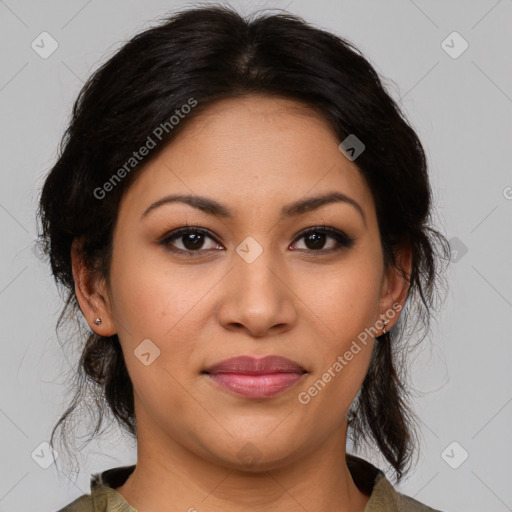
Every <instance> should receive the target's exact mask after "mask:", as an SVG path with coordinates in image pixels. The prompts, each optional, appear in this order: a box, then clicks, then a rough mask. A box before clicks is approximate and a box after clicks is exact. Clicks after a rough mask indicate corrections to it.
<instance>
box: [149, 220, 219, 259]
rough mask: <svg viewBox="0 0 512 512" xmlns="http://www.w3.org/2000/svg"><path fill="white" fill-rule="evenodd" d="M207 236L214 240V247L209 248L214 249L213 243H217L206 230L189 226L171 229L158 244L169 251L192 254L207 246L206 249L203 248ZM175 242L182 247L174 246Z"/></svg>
mask: <svg viewBox="0 0 512 512" xmlns="http://www.w3.org/2000/svg"><path fill="white" fill-rule="evenodd" d="M207 238H209V239H210V240H212V241H214V242H215V244H214V247H210V249H212V248H213V249H215V245H216V246H218V243H217V242H216V241H215V239H214V238H212V237H211V236H210V235H209V234H208V231H207V230H205V229H201V228H190V227H187V228H180V229H177V230H175V231H173V232H172V233H170V234H169V235H167V236H166V237H164V238H163V239H162V240H160V241H159V242H158V244H159V245H163V246H164V247H165V248H166V249H168V250H169V251H171V252H176V253H182V254H183V253H184V254H188V255H190V256H193V255H194V254H193V253H194V252H196V253H200V252H202V251H201V250H207V249H208V247H207V248H206V249H205V248H204V245H205V240H206V239H207ZM176 242H177V245H181V247H182V248H180V247H176V245H174V244H175V243H176Z"/></svg>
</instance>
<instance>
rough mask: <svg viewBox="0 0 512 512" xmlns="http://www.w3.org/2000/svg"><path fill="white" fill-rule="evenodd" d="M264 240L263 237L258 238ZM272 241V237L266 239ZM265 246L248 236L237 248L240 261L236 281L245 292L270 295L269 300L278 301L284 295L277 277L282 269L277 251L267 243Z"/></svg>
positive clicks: (236, 269) (237, 265) (236, 270)
mask: <svg viewBox="0 0 512 512" xmlns="http://www.w3.org/2000/svg"><path fill="white" fill-rule="evenodd" d="M258 238H259V239H260V240H263V238H264V237H263V235H262V236H260V237H258ZM265 240H266V241H269V240H270V236H267V237H266V238H265ZM264 243H265V246H264V245H263V243H260V242H259V241H258V240H257V239H256V238H255V237H252V236H248V237H247V238H246V239H244V240H243V241H242V242H241V243H240V244H239V245H238V247H237V248H236V253H237V257H238V261H236V264H235V269H234V271H235V276H236V277H235V280H236V282H237V283H238V287H239V288H240V290H241V291H242V292H243V295H246V294H247V293H256V294H260V293H262V294H264V296H266V295H267V294H268V295H269V296H268V297H265V298H267V300H270V299H274V300H275V299H277V298H278V296H279V295H280V294H281V293H282V286H283V285H282V283H281V281H280V279H279V278H278V277H277V276H276V274H279V272H278V269H279V268H282V265H281V263H282V262H280V261H279V255H278V254H277V251H274V250H273V249H272V248H271V247H270V246H269V245H268V244H267V243H266V242H264Z"/></svg>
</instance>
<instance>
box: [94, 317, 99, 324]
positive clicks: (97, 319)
mask: <svg viewBox="0 0 512 512" xmlns="http://www.w3.org/2000/svg"><path fill="white" fill-rule="evenodd" d="M94 323H95V324H96V325H100V324H101V318H100V317H98V318H96V320H94Z"/></svg>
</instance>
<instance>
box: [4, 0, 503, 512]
mask: <svg viewBox="0 0 512 512" xmlns="http://www.w3.org/2000/svg"><path fill="white" fill-rule="evenodd" d="M184 5H190V3H187V2H180V3H178V2H174V1H156V0H155V1H146V2H142V1H139V2H135V1H121V0H118V1H108V2H98V1H91V0H89V1H70V0H67V1H64V0H60V1H46V2H44V3H43V2H36V1H19V2H15V1H14V0H6V1H0V34H1V36H0V37H1V40H2V44H1V46H0V48H1V55H2V66H1V70H0V103H1V112H2V117H1V119H2V122H1V126H0V130H1V135H0V140H1V142H2V151H1V152H0V161H1V174H0V183H1V188H0V226H1V243H0V247H1V264H0V308H1V309H0V311H1V321H2V330H1V336H2V342H1V348H2V359H1V361H2V363H1V372H0V390H1V391H0V393H1V394H0V431H1V432H2V435H1V436H0V450H1V452H0V453H1V458H0V460H1V462H0V512H1V511H4V512H5V511H7V510H9V511H10V512H21V511H23V512H30V511H47V512H49V511H51V510H57V509H58V508H60V507H62V506H64V504H67V503H68V502H70V501H71V500H72V499H74V498H75V497H77V496H79V495H81V494H83V493H86V492H89V478H90V474H91V473H93V472H97V471H102V470H104V469H108V468H110V467H114V466H119V465H124V464H132V463H134V462H135V456H136V452H135V449H134V446H133V444H132V445H130V444H129V443H128V442H125V441H126V438H124V437H121V440H119V437H118V436H119V434H118V433H117V431H116V430H113V431H112V433H111V434H109V436H107V437H105V439H104V440H103V441H102V442H93V443H91V444H90V445H88V446H87V447H86V448H85V449H84V450H83V452H82V454H81V459H80V461H81V468H80V469H81V471H80V473H79V474H78V475H77V478H75V476H76V475H72V474H66V473H58V472H57V470H56V465H55V464H51V465H50V466H49V467H48V468H47V469H43V468H42V467H40V465H39V464H37V463H36V462H35V461H34V460H33V458H32V456H31V454H32V453H33V452H34V451H36V453H40V454H41V457H42V459H41V460H43V459H44V458H45V456H44V453H45V447H44V446H45V445H41V443H44V442H46V441H48V440H49V435H50V432H51V428H52V427H53V425H54V424H55V422H56V420H57V419H58V417H59V415H60V413H61V412H63V409H64V405H65V404H66V405H67V401H66V402H65V400H67V399H66V396H65V390H66V382H65V379H64V378H63V375H64V374H63V372H64V371H65V370H67V369H68V365H69V364H74V363H75V362H76V360H73V359H70V360H69V362H68V360H67V359H66V357H65V356H64V353H63V351H62V350H61V348H60V345H59V343H58V341H57V339H56V336H55V322H56V319H57V316H58V313H59V311H60V308H61V299H60V298H59V296H58V294H57V293H56V289H55V286H54V284H53V281H52V278H51V276H50V273H49V268H48V267H47V266H46V264H44V263H43V262H41V261H40V260H39V259H38V258H37V256H36V254H35V252H34V250H33V241H34V237H35V233H36V224H35V208H36V204H37V198H38V194H39V188H40V186H41V184H42V181H43V177H44V175H45V174H46V172H47V171H48V170H49V169H50V167H51V165H52V164H53V163H54V161H55V157H56V151H57V144H58V142H59V141H60V138H61V136H62V134H63V131H64V129H65V127H66V123H67V121H68V118H69V114H70V109H71V104H72V101H73V100H74V98H75V96H76V94H77V93H78V91H79V89H80V87H81V86H82V83H83V81H84V80H85V78H86V77H87V76H89V74H90V73H91V72H92V71H93V70H94V69H96V67H97V66H98V65H99V64H100V63H101V62H103V61H104V60H105V59H106V58H108V56H110V55H111V54H112V53H113V52H114V51H115V50H116V49H117V48H118V47H119V46H120V44H121V43H122V42H123V41H126V40H127V39H129V38H130V37H131V36H133V35H134V34H135V33H137V32H139V31H140V30H142V29H143V28H145V27H147V26H149V24H151V20H153V19H155V18H156V17H157V16H160V15H163V14H164V13H166V12H167V11H170V10H172V9H174V8H176V7H179V6H184ZM232 5H234V6H235V7H236V8H237V9H238V10H239V11H240V12H242V13H248V12H251V11H253V10H254V9H256V8H261V7H270V8H274V7H277V8H286V9H288V10H289V11H290V12H292V13H295V14H299V15H301V16H303V17H304V18H306V20H308V21H310V22H312V23H314V24H316V25H317V26H320V27H321V28H326V29H329V30H332V31H334V32H336V33H337V34H339V35H341V36H344V37H347V38H348V39H349V40H351V41H352V42H354V43H355V44H356V45H357V46H358V47H359V48H360V49H361V50H362V51H363V52H364V53H365V55H366V56H367V58H369V60H370V62H371V63H372V64H373V65H374V66H375V67H376V69H377V71H378V72H379V73H381V75H382V76H383V77H385V78H386V79H388V80H387V83H389V85H390V92H391V94H392V95H393V97H394V98H395V99H397V100H398V101H399V102H400V105H402V107H403V108H404V110H405V113H406V115H407V116H408V118H409V120H410V121H411V123H412V124H413V126H414V127H415V128H416V130H417V131H418V134H419V136H420V138H421V139H422V141H423V143H424V145H425V147H426V150H427V154H428V158H429V163H430V169H431V175H432V184H433V187H434V191H435V203H436V208H437V224H438V226H439V227H440V228H441V230H442V231H443V232H444V233H445V234H446V236H447V237H448V238H449V239H451V240H452V246H453V248H454V249H456V252H455V251H454V258H453V259H454V262H453V265H451V270H450V274H449V279H450V282H449V284H450V289H449V293H448V296H447V299H446V302H445V304H444V306H443V309H442V313H441V315H440V316H439V318H438V321H437V323H434V325H433V331H432V335H431V336H430V337H429V338H428V339H427V340H425V342H424V344H423V348H422V349H420V351H419V352H418V357H417V358H416V359H415V360H414V362H413V363H412V367H411V375H412V376H413V378H414V385H415V388H416V390H417V393H416V398H415V402H414V405H415V409H416V411H417V412H418V414H419V416H420V418H421V420H422V437H421V441H422V444H421V452H420V459H419V462H418V465H417V467H416V470H415V471H414V472H413V473H411V475H410V476H409V477H408V478H407V479H406V480H405V481H404V482H403V483H402V484H401V485H399V486H398V488H399V490H401V491H402V492H404V493H406V494H409V495H411V496H414V497H416V499H418V500H420V501H422V502H424V503H427V504H429V505H430V506H432V507H435V508H439V509H441V510H443V511H457V510H464V511H486V512H503V511H506V510H512V486H511V485H510V483H511V481H512V442H511V434H510V432H511V428H510V427H511V423H512V386H511V383H512V377H511V373H512V372H511V363H512V343H511V331H512V325H511V324H512V322H511V318H512V315H511V313H512V272H511V271H510V266H509V265H510V262H511V261H512V237H511V234H512V232H511V230H510V228H511V222H510V220H511V213H512V173H511V172H510V161H511V156H512V150H511V146H512V145H511V139H510V137H511V134H512V133H511V132H512V131H511V127H512V116H511V113H512V73H511V69H510V62H512V60H511V55H510V54H511V51H510V50H511V43H512V31H511V27H512V0H500V1H496V0H492V1H467V0H466V1H445V2H433V1H431V2H427V1H420V0H415V1H412V0H394V1H386V2H383V1H347V0H342V1H340V0H338V1H336V2H334V1H329V0H317V1H315V2H307V1H306V0H291V1H290V0H283V1H279V0H275V1H273V2H251V3H249V2H233V3H232ZM43 31H47V32H48V33H49V34H51V36H52V37H53V38H54V39H55V40H56V41H57V43H58V48H57V50H56V51H55V52H54V53H53V54H52V55H51V56H50V57H48V58H47V59H43V58H41V57H40V56H39V55H38V54H37V53H36V52H35V51H34V50H33V49H32V48H31V43H32V41H34V40H36V38H37V37H38V36H39V34H40V33H41V32H43ZM453 31H457V32H458V33H459V34H460V35H461V36H462V37H463V38H464V40H466V41H467V42H468V44H469V47H468V49H467V50H466V51H465V52H464V53H462V54H461V55H460V56H458V57H457V58H452V57H451V56H450V55H449V54H448V53H447V52H446V51H445V48H446V47H443V46H442V42H443V41H444V40H445V39H446V38H447V36H448V35H449V34H451V33H452V32H453ZM452 39H453V37H452ZM453 41H454V42H451V41H450V39H448V41H447V44H449V45H450V46H452V47H453V48H452V49H451V50H450V51H452V53H453V52H454V51H458V50H459V49H461V48H462V47H461V40H457V39H454V40H453ZM445 44H446V43H445ZM466 251H467V252H466ZM506 262H509V263H508V264H507V263H506ZM68 358H69V356H68ZM454 441H456V442H457V443H458V445H455V447H454V446H453V445H452V446H450V445H451V443H452V442H454ZM447 447H448V450H446V449H447ZM452 449H453V451H452ZM462 450H465V451H466V452H467V453H468V454H469V457H468V458H467V460H465V461H464V462H463V463H462V464H461V465H460V466H459V467H458V468H457V469H453V468H452V467H450V465H449V464H448V463H447V462H446V461H447V460H449V461H450V462H451V464H452V465H456V464H457V463H460V461H461V460H462V456H463V454H464V452H463V451H462ZM443 453H444V455H443ZM368 458H369V459H370V460H372V461H375V462H376V463H379V460H380V459H379V458H378V457H377V456H370V455H368ZM58 462H59V461H58Z"/></svg>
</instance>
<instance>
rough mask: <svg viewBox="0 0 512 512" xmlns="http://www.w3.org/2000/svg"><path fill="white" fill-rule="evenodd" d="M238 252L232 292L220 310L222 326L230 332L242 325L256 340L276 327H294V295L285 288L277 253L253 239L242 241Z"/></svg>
mask: <svg viewBox="0 0 512 512" xmlns="http://www.w3.org/2000/svg"><path fill="white" fill-rule="evenodd" d="M262 238H263V237H261V239H262ZM269 239H270V237H267V238H266V240H269ZM236 252H237V254H235V255H234V256H235V260H234V265H233V269H232V271H231V272H230V280H231V283H230V286H229V287H228V288H229V292H228V293H227V294H226V295H224V297H223V304H222V305H221V308H220V321H221V323H223V324H224V326H225V327H227V328H228V327H229V326H230V325H231V326H232V325H233V324H236V325H237V326H240V324H241V325H243V326H245V328H246V329H248V330H249V331H250V332H251V333H252V335H256V336H263V335H264V333H265V332H266V331H267V330H268V329H270V328H272V327H273V326H275V325H286V324H291V322H292V321H293V320H294V318H295V310H294V307H293V303H292V295H293V294H292V293H291V291H290V289H289V287H288V286H286V283H285V277H284V268H283V265H282V263H283V262H281V261H279V255H278V252H277V251H273V250H272V249H270V248H266V247H264V246H263V245H262V244H260V243H259V242H258V241H257V240H256V239H255V238H253V237H247V239H245V240H243V241H242V242H241V243H240V244H239V245H238V247H237V248H236Z"/></svg>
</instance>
